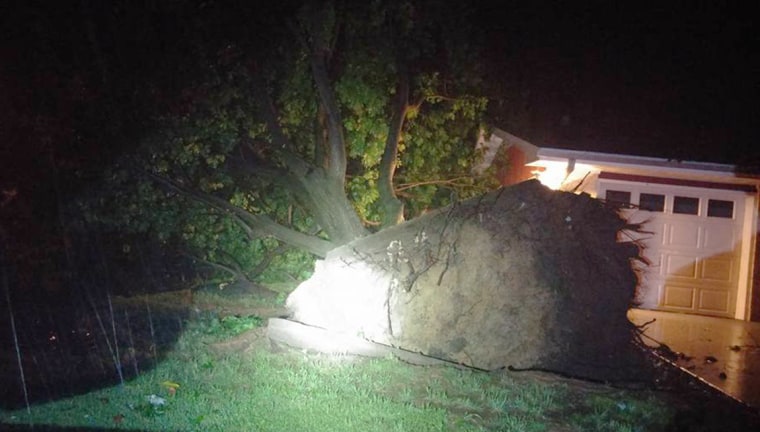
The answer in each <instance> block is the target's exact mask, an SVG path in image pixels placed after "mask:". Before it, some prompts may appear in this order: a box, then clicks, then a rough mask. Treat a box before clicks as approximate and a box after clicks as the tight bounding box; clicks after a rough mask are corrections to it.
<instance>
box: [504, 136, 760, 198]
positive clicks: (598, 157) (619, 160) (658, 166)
mask: <svg viewBox="0 0 760 432" xmlns="http://www.w3.org/2000/svg"><path fill="white" fill-rule="evenodd" d="M493 135H495V136H496V137H498V138H500V139H501V140H502V141H503V143H504V144H505V145H506V146H508V147H509V146H517V147H518V148H520V150H521V151H522V152H523V153H524V154H525V156H526V164H527V165H531V166H542V165H545V164H547V163H566V164H568V165H573V166H575V165H581V164H582V165H589V166H595V167H597V168H598V169H600V170H604V171H607V172H612V173H616V172H626V173H632V174H637V175H643V176H666V177H674V178H683V179H705V180H710V181H722V182H729V183H735V184H748V185H757V184H758V183H760V175H758V173H756V172H755V173H752V172H749V173H748V172H744V171H742V170H741V169H740V168H739V167H737V166H736V165H731V164H722V163H713V162H701V161H681V160H675V159H668V158H660V157H652V156H640V155H630V154H620V153H605V152H598V151H585V150H572V149H565V148H555V147H539V146H536V145H534V144H532V143H530V142H528V141H526V140H524V139H522V138H520V137H517V136H515V135H512V134H510V133H508V132H506V131H503V130H501V129H495V130H494V132H493Z"/></svg>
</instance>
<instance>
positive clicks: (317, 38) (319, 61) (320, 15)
mask: <svg viewBox="0 0 760 432" xmlns="http://www.w3.org/2000/svg"><path fill="white" fill-rule="evenodd" d="M332 7H333V5H332V4H331V2H325V3H324V5H323V6H322V7H317V8H314V9H312V8H307V9H305V10H304V11H303V12H304V18H303V19H304V21H305V22H304V23H303V24H304V25H305V27H306V29H307V32H308V36H309V41H308V42H309V46H308V48H309V51H310V55H309V61H310V64H311V73H312V78H314V85H315V87H316V88H317V93H318V94H319V100H320V102H321V104H322V107H323V108H324V113H325V115H326V120H327V132H328V136H327V152H326V156H327V162H328V174H329V176H330V177H333V178H334V179H340V181H341V182H344V181H345V175H346V142H345V137H344V135H343V119H342V118H341V114H340V108H339V107H338V101H337V99H336V98H335V93H334V91H333V88H332V86H331V85H330V76H329V74H328V72H327V63H328V60H329V58H330V51H331V39H332V36H334V35H333V34H332V33H333V32H335V31H336V29H335V27H334V25H335V22H334V18H335V17H334V11H333V10H332Z"/></svg>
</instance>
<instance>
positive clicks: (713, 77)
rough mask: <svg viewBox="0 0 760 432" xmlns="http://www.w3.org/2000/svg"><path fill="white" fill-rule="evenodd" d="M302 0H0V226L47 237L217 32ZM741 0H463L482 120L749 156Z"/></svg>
mask: <svg viewBox="0 0 760 432" xmlns="http://www.w3.org/2000/svg"><path fill="white" fill-rule="evenodd" d="M298 3H299V2H297V1H292V0H283V1H277V2H248V1H245V2H243V1H234V0H229V1H201V0H198V1H184V2H183V1H176V0H172V1H149V0H143V1H107V2H99V1H86V0H80V1H60V2H31V1H13V0H12V1H10V2H3V3H2V5H0V34H2V37H0V222H1V223H0V227H2V228H3V229H4V230H5V231H6V233H7V232H12V233H13V237H14V241H15V242H17V243H18V242H22V243H24V242H26V243H31V242H35V241H39V239H40V238H46V237H51V236H54V234H55V232H56V230H58V227H57V222H56V220H58V219H60V217H61V214H60V211H61V210H60V209H61V206H60V205H59V204H61V201H64V202H65V201H67V200H69V199H71V198H72V197H76V196H77V194H82V193H86V190H87V187H88V185H89V184H91V183H93V182H95V181H97V174H98V171H99V170H100V169H101V168H102V167H103V166H104V165H106V164H108V163H109V162H110V161H112V160H114V158H116V157H118V156H119V154H120V153H122V152H123V151H128V150H129V149H130V148H132V147H133V146H134V145H135V143H136V142H139V137H140V136H141V134H142V133H144V132H145V131H147V130H150V128H151V126H152V123H151V122H152V120H153V119H155V118H156V116H157V115H160V114H161V113H165V112H172V113H176V112H177V111H178V110H179V111H181V110H182V109H183V107H182V102H183V100H184V99H185V98H187V92H188V89H192V88H193V83H194V80H197V79H200V78H199V77H200V76H201V75H202V73H203V68H204V67H205V66H204V65H205V62H206V61H209V59H211V58H218V53H219V51H218V48H219V47H220V46H223V42H224V41H225V40H230V41H235V43H237V44H238V45H239V46H241V47H243V48H244V49H248V50H256V49H260V47H262V46H265V45H266V44H267V42H268V40H269V39H270V36H273V35H275V34H276V32H277V31H281V30H282V29H283V28H284V23H285V22H286V20H287V19H288V18H289V17H292V16H293V11H295V10H296V6H297V4H298ZM741 3H745V2H741ZM746 3H747V5H746V6H743V5H739V2H679V1H667V2H651V3H649V2H593V1H592V2H588V1H582V2H581V1H576V2H535V1H534V2H498V3H496V2H486V1H481V2H473V3H472V8H473V10H474V12H475V13H474V17H473V19H474V20H476V22H477V25H478V26H479V28H480V29H482V30H483V32H484V38H483V40H482V45H481V46H482V48H483V62H482V67H483V71H484V74H485V76H486V80H485V82H484V88H483V92H484V93H485V94H486V95H487V96H488V97H489V98H490V104H489V117H490V121H491V123H492V125H493V126H496V127H499V128H502V129H505V130H507V131H509V132H511V133H513V134H515V135H518V136H521V137H523V138H525V139H527V140H529V141H531V142H533V143H534V144H537V145H540V146H550V147H564V148H573V149H582V150H595V151H603V152H612V153H627V154H633V155H645V156H660V157H665V158H672V159H677V160H699V161H711V162H722V163H731V164H739V165H741V166H742V167H743V168H742V169H746V168H750V169H752V168H758V160H760V146H759V145H758V138H760V136H759V135H760V134H759V133H758V127H757V126H756V119H757V118H758V114H759V113H758V108H757V104H758V102H757V101H758V77H759V76H760V70H758V66H757V61H756V58H755V57H756V56H757V55H756V53H757V48H758V46H760V44H759V43H758V32H757V31H755V30H754V29H753V26H752V24H753V22H752V17H753V16H754V15H753V14H752V13H750V10H749V8H750V5H749V3H750V2H746ZM440 5H441V7H446V2H445V1H441V2H440ZM230 11H232V12H230ZM64 216H65V215H64ZM59 246H60V245H58V246H56V247H59ZM51 247H53V246H51Z"/></svg>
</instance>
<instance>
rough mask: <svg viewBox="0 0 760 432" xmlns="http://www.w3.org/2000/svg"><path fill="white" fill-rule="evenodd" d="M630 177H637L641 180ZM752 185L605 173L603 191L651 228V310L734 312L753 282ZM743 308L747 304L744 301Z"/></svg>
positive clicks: (643, 296) (645, 296) (644, 293)
mask: <svg viewBox="0 0 760 432" xmlns="http://www.w3.org/2000/svg"><path fill="white" fill-rule="evenodd" d="M627 179H637V180H643V181H634V180H627ZM745 189H747V188H746V187H743V186H739V185H731V184H720V183H706V182H694V181H692V182H689V181H674V180H673V179H665V178H646V179H641V178H640V177H634V176H626V175H620V174H617V175H616V174H611V173H605V172H602V173H601V174H600V175H599V184H598V197H599V198H603V199H606V200H607V201H609V202H613V203H616V204H620V205H622V206H623V207H624V208H627V210H625V211H624V214H625V216H626V217H628V218H629V220H630V221H631V222H634V223H643V228H644V231H645V232H644V233H632V232H628V233H625V235H627V236H630V238H632V239H636V240H639V241H640V242H641V244H642V245H643V247H644V249H643V253H642V255H643V256H644V257H645V258H646V259H647V260H648V261H649V264H648V265H646V266H640V267H639V269H638V270H639V272H640V278H641V284H640V289H639V298H638V301H639V302H641V306H642V307H644V308H650V309H660V310H668V311H678V312H688V313H696V314H702V315H712V316H721V317H731V318H733V317H734V316H736V314H737V304H738V303H739V302H738V301H737V300H739V298H740V296H746V290H743V289H740V288H741V287H742V286H745V285H746V283H747V280H746V277H744V278H743V277H742V274H743V273H744V274H746V268H745V269H744V272H743V271H742V270H743V269H742V264H744V265H745V267H746V266H747V264H748V263H746V261H747V260H745V259H743V258H744V255H745V254H747V255H748V254H749V251H750V248H749V247H744V245H743V244H742V238H743V236H742V231H743V229H744V215H745V208H744V207H745V202H746V201H747V195H748V191H747V190H745ZM739 306H741V305H739Z"/></svg>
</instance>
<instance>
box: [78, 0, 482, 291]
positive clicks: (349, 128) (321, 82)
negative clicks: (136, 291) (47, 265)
mask: <svg viewBox="0 0 760 432" xmlns="http://www.w3.org/2000/svg"><path fill="white" fill-rule="evenodd" d="M204 4H205V3H204ZM184 6H187V5H184ZM196 7H198V6H196ZM204 7H205V8H206V9H204V10H203V11H201V10H197V11H196V12H198V13H201V12H203V14H204V15H205V19H203V20H200V21H198V23H197V24H196V27H194V28H195V29H196V30H197V31H200V32H201V33H202V34H204V35H210V36H209V37H208V38H205V39H201V38H198V39H195V40H193V41H192V43H193V44H195V49H196V52H195V53H194V54H193V55H194V58H195V59H197V60H198V61H199V62H200V63H199V64H200V67H199V68H198V70H196V71H194V72H193V74H190V75H191V76H192V77H193V78H192V79H190V80H187V81H186V82H185V83H184V86H182V88H181V91H180V92H178V94H179V95H180V96H179V97H178V98H176V99H175V100H174V102H173V103H171V104H168V105H167V106H168V108H169V109H165V110H163V111H156V114H155V115H154V118H153V121H152V122H151V126H150V127H149V128H147V130H146V131H145V132H144V133H143V134H141V136H140V137H139V139H136V140H134V142H133V143H131V144H130V145H131V148H130V149H129V150H127V151H125V152H124V153H123V155H122V157H120V158H119V159H118V161H117V162H116V163H114V164H113V165H112V166H110V167H109V168H108V169H107V170H106V174H105V176H104V182H103V183H102V185H101V186H100V187H99V188H98V191H97V193H96V194H95V193H93V194H89V195H88V196H87V199H86V200H82V201H80V204H81V205H82V206H84V208H85V209H86V210H87V213H88V214H89V215H90V216H91V217H92V218H93V219H94V220H97V221H98V222H103V223H105V224H106V225H108V226H110V227H111V229H114V228H116V229H118V230H122V231H123V230H126V231H128V232H132V233H141V234H145V233H149V234H151V235H154V236H156V237H157V238H159V239H160V240H161V241H162V242H163V243H164V244H166V245H168V246H171V247H174V248H177V249H178V250H182V251H183V253H187V254H189V255H191V256H193V257H195V259H197V260H200V261H202V262H205V263H207V264H208V265H209V266H211V267H213V268H215V269H218V270H221V271H223V272H225V273H226V274H228V275H229V276H231V277H233V278H236V279H247V280H253V279H256V278H262V277H264V278H266V277H272V275H274V274H278V273H279V274H282V273H283V272H284V273H288V274H291V275H292V276H294V277H300V276H301V275H300V274H299V272H300V271H302V269H303V268H304V266H303V264H305V263H308V262H309V261H310V257H311V256H314V255H316V256H323V255H324V254H325V253H326V252H327V251H329V250H330V249H332V248H334V247H337V246H339V245H342V244H345V243H347V242H349V241H351V240H354V239H356V238H358V237H360V236H363V235H366V234H367V233H369V232H371V231H373V230H377V229H382V228H383V227H387V226H391V225H394V224H397V223H399V222H401V221H403V220H404V219H409V218H413V217H415V216H416V215H419V214H421V213H423V212H425V211H426V210H428V209H430V208H435V207H439V206H442V205H446V204H449V203H451V202H452V201H454V200H457V199H461V198H466V197H469V196H472V195H475V194H478V193H481V192H483V191H484V190H486V189H488V188H490V187H493V186H495V185H494V183H493V182H494V180H493V177H491V176H488V175H482V176H478V175H475V174H474V173H473V171H472V167H473V165H474V163H475V162H476V160H477V158H478V152H477V151H476V148H475V143H476V140H477V137H478V133H479V132H480V131H481V130H482V127H483V125H482V123H481V116H482V115H483V113H484V110H485V107H486V99H485V98H484V97H483V96H482V95H480V94H479V89H480V88H481V82H480V78H479V70H478V62H477V54H478V53H477V46H478V44H477V31H476V30H477V26H476V23H474V22H472V21H471V18H470V17H469V16H468V14H467V10H466V8H465V7H463V6H460V7H457V6H456V5H453V6H452V5H449V6H447V7H446V8H441V7H439V5H437V4H436V2H435V1H425V0H421V1H392V2H381V1H373V2H369V3H368V4H362V5H359V4H356V5H354V4H353V2H329V1H325V2H306V3H305V4H298V5H293V8H292V9H289V10H287V11H286V12H287V13H281V14H275V13H272V14H271V20H270V21H267V20H265V19H262V18H261V17H258V20H257V21H255V22H251V23H250V25H252V26H254V28H246V27H245V26H244V24H245V22H237V21H235V20H240V17H245V16H249V15H250V14H251V11H250V9H249V6H244V5H242V4H241V5H238V6H237V7H231V8H230V7H229V5H227V7H226V8H223V7H222V6H220V5H219V4H215V3H208V4H205V6H204ZM185 15H187V12H186V13H185ZM230 19H232V20H233V21H234V22H228V21H226V20H230ZM240 21H242V20H240ZM220 25H227V26H228V28H226V29H220V28H219V26H220ZM251 38H254V39H253V40H252V39H251ZM181 65H184V66H186V65H187V62H186V61H185V62H182V63H181ZM174 66H176V65H171V64H169V65H165V66H164V67H166V68H168V69H167V71H169V72H168V73H171V72H170V71H171V70H172V68H173V67H174ZM167 71H164V73H167ZM267 269H268V272H269V273H267Z"/></svg>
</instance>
